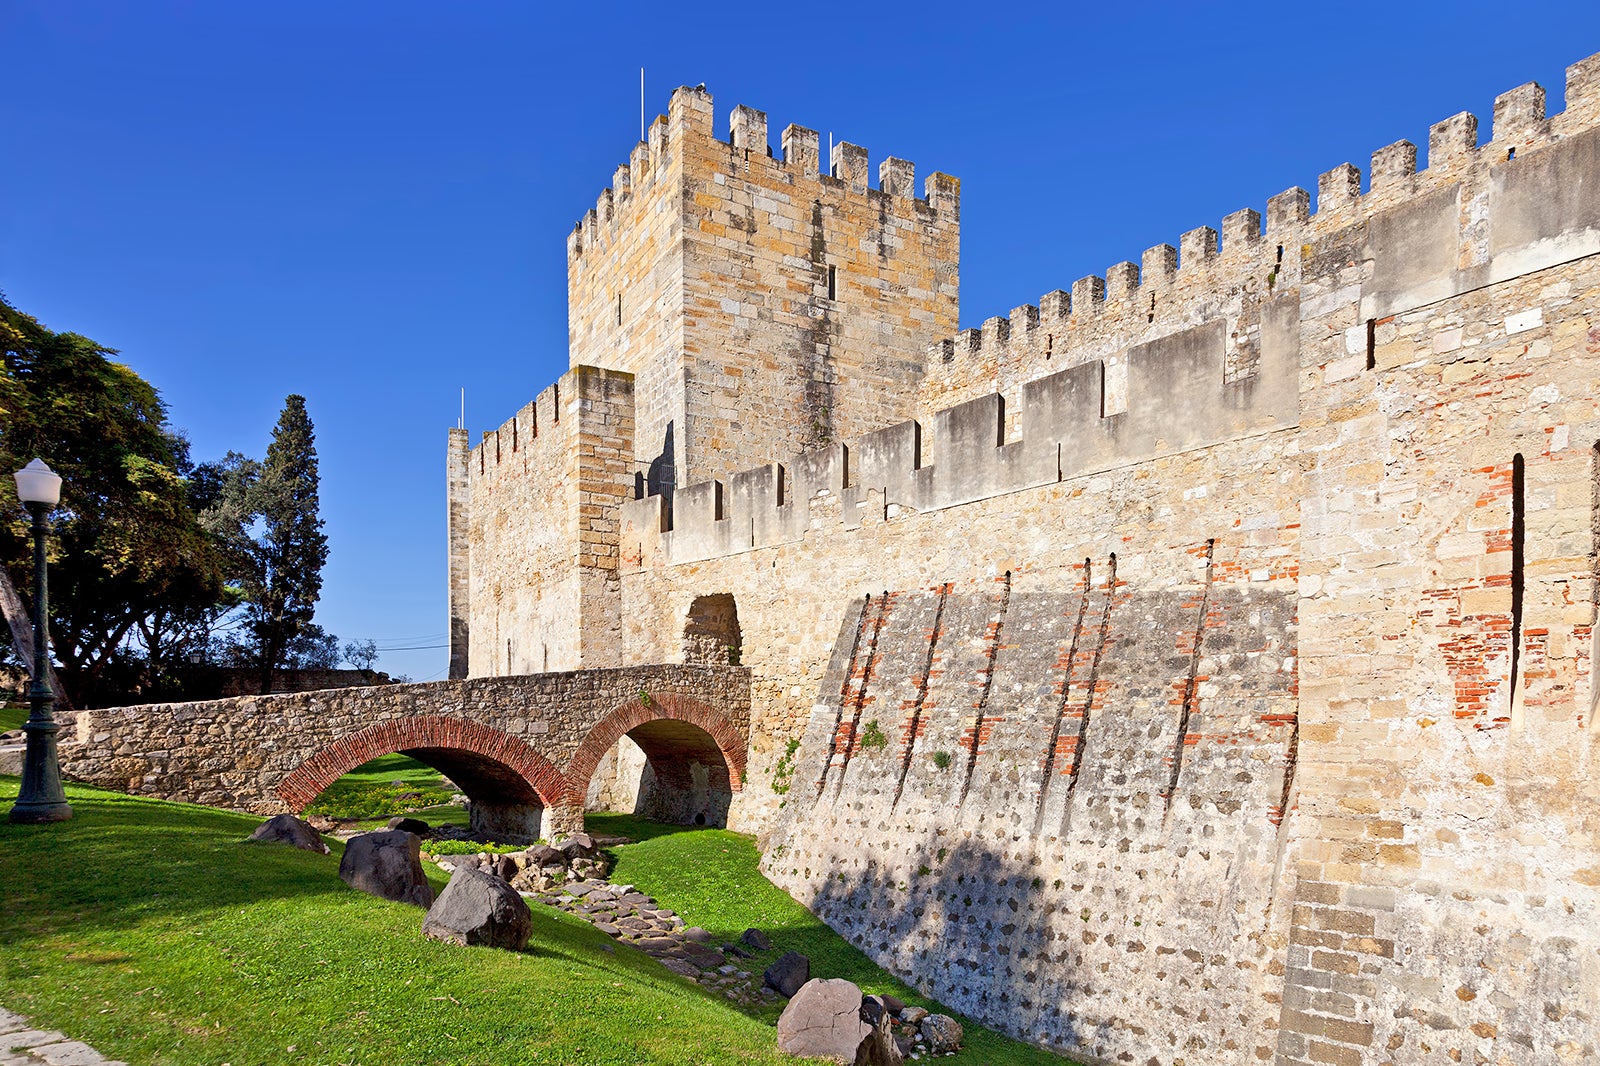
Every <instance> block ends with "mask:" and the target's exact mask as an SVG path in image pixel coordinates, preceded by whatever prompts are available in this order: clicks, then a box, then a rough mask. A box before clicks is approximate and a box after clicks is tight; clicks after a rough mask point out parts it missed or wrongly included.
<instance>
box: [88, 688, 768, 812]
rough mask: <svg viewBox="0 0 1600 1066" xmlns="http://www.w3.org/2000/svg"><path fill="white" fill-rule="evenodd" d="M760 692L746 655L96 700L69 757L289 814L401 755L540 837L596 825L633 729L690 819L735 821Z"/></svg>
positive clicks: (121, 775)
mask: <svg viewBox="0 0 1600 1066" xmlns="http://www.w3.org/2000/svg"><path fill="white" fill-rule="evenodd" d="M748 693H749V678H748V672H747V671H745V670H743V669H740V668H737V667H728V666H721V667H710V666H699V667H690V666H656V667H635V668H631V669H619V670H586V671H582V672H579V673H565V674H539V675H535V676H531V677H511V678H493V679H481V680H474V681H436V682H431V683H423V684H411V685H380V686H374V687H370V688H346V689H330V690H326V691H322V692H297V693H285V694H282V695H272V696H245V697H237V698H234V699H226V700H210V701H205V702H200V703H176V704H161V705H154V706H147V707H121V708H111V709H107V710H95V711H83V712H80V713H79V715H78V721H77V734H76V737H75V738H74V742H73V743H68V744H63V746H62V753H61V754H62V769H63V771H64V772H66V773H67V774H69V775H71V776H72V777H74V778H76V779H78V780H80V781H89V782H93V783H95V784H99V785H104V786H106V787H108V788H116V789H121V790H123V791H126V792H132V793H137V794H142V795H151V796H159V797H162V798H164V799H173V800H182V801H186V802H190V803H204V804H207V805H210V806H215V807H231V808H234V809H239V810H248V811H254V812H257V813H260V814H276V813H280V812H283V811H294V812H299V811H301V810H304V809H305V807H306V805H307V804H309V803H310V802H311V801H312V800H313V799H315V798H316V797H317V795H318V794H319V793H320V792H322V790H323V789H324V788H326V787H327V786H328V785H329V784H331V783H332V782H333V781H334V780H336V779H337V778H338V777H339V776H340V775H341V774H344V773H346V772H348V771H349V770H353V769H354V768H356V767H357V766H360V765H361V764H362V763H365V762H367V761H369V760H371V759H374V758H377V757H378V756H380V755H387V754H389V753H391V752H396V751H401V752H406V753H407V754H411V755H414V756H415V757H417V758H419V759H421V760H422V761H424V762H426V763H428V764H429V765H430V766H434V767H436V768H437V769H438V770H439V771H440V772H442V773H443V774H444V775H445V776H446V777H448V778H450V780H452V781H453V782H455V784H456V786H457V787H459V788H460V789H461V790H462V791H463V792H464V793H465V794H466V795H467V797H468V798H469V799H470V800H472V807H471V810H472V821H473V828H474V829H476V830H479V831H481V832H484V833H487V834H490V835H493V836H497V837H499V838H502V839H504V838H507V837H527V838H529V839H533V838H537V837H540V836H546V835H551V834H555V833H565V832H571V831H573V830H575V829H580V828H582V826H583V808H584V799H585V797H586V795H587V793H588V788H589V780H590V778H592V777H593V776H594V774H595V768H596V767H597V766H598V764H599V763H600V761H601V759H602V758H603V757H604V756H605V754H606V753H607V752H608V751H610V750H611V748H612V747H614V746H615V745H616V743H617V742H618V740H619V739H620V738H622V737H623V736H630V737H631V738H632V739H633V741H634V743H636V744H637V745H638V746H639V747H640V748H642V749H643V750H644V752H645V755H646V758H647V759H649V760H650V762H651V763H652V764H653V765H655V766H657V767H658V771H657V774H656V791H657V793H658V794H663V793H664V794H665V795H664V796H663V798H662V800H661V803H662V804H663V805H670V806H674V807H675V811H674V813H675V814H676V816H677V817H678V818H679V819H680V820H682V821H684V822H693V821H695V820H696V817H695V816H696V815H699V816H700V817H701V820H702V821H705V822H708V823H710V824H721V823H722V822H723V821H724V820H725V817H726V812H727V809H728V805H729V802H730V801H731V798H732V795H733V793H736V792H738V791H739V790H740V789H741V788H743V786H744V778H745V750H746V747H747V744H748V736H749V695H748ZM669 799H670V800H671V803H670V804H669V803H668V800H669ZM547 810H548V812H549V816H548V817H546V811H547Z"/></svg>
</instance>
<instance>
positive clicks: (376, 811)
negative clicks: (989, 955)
mask: <svg viewBox="0 0 1600 1066" xmlns="http://www.w3.org/2000/svg"><path fill="white" fill-rule="evenodd" d="M454 791H455V789H454V787H453V786H451V785H449V784H448V783H447V782H446V781H445V779H444V777H443V776H441V775H440V773H439V771H437V770H435V769H434V768H433V767H431V766H428V765H427V764H425V763H421V762H418V761H417V760H416V759H413V758H411V757H410V756H408V755H401V754H399V753H398V752H396V753H394V754H392V755H383V756H380V757H378V758H376V759H373V760H372V761H371V762H368V763H363V764H361V765H360V766H358V767H356V768H355V769H354V770H351V771H350V772H349V773H347V774H345V775H344V776H343V777H341V778H339V780H337V781H335V782H334V783H333V784H331V785H329V786H328V787H327V789H325V790H324V791H323V793H322V794H321V795H319V796H318V797H317V798H316V799H315V800H314V801H312V803H311V806H310V807H308V808H307V813H310V814H324V815H327V816H328V817H330V818H354V819H358V820H357V821H355V822H354V823H352V825H351V826H350V828H352V829H373V828H376V827H378V826H381V825H384V824H385V823H387V822H388V820H389V819H390V818H393V817H394V816H395V815H397V814H404V815H406V816H408V817H412V818H420V819H422V820H423V821H425V822H427V823H428V824H429V825H466V824H467V810H466V808H465V807H457V806H456V805H454V804H452V803H448V802H444V801H446V800H448V799H449V798H450V794H451V793H453V792H454ZM412 792H420V793H421V794H422V797H423V800H422V805H419V804H418V801H416V800H411V799H403V798H401V797H403V796H406V795H408V794H409V793H412Z"/></svg>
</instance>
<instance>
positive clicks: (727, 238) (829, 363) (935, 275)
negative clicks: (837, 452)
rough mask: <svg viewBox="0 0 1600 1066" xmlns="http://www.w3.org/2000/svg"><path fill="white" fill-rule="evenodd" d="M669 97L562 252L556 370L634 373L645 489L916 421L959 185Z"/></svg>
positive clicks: (952, 241) (956, 228)
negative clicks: (723, 126)
mask: <svg viewBox="0 0 1600 1066" xmlns="http://www.w3.org/2000/svg"><path fill="white" fill-rule="evenodd" d="M782 147H783V152H782V158H781V159H779V158H776V157H774V156H773V154H772V151H771V149H770V148H769V147H768V144H767V116H766V115H765V114H764V113H763V112H760V111H756V110H754V109H752V108H748V107H738V108H735V109H734V111H733V113H732V115H731V118H730V122H729V136H728V139H726V140H722V139H719V138H718V137H717V136H716V132H715V128H714V119H713V112H712V105H711V96H710V94H709V93H707V92H706V91H705V90H704V89H703V88H699V89H688V88H684V89H679V90H677V91H676V92H674V93H673V95H672V102H671V106H670V108H669V113H668V114H667V115H665V116H662V117H660V118H658V119H657V120H656V122H655V123H654V125H652V126H651V128H650V131H649V135H648V138H647V139H646V140H645V141H641V142H640V143H639V144H638V145H637V146H636V147H635V148H634V150H633V153H632V156H631V158H630V159H629V161H628V163H627V164H626V165H624V166H620V167H618V168H617V170H616V174H615V176H614V178H613V180H612V186H611V188H609V189H607V190H605V191H604V192H603V193H601V195H600V199H599V202H598V203H597V204H596V206H595V209H594V210H593V211H590V212H589V213H588V215H587V216H585V218H584V219H583V221H581V222H580V223H579V224H578V225H577V227H576V228H575V229H574V230H573V232H572V234H571V235H570V236H569V238H568V241H567V279H568V281H567V286H568V314H567V321H568V337H569V343H570V348H571V365H572V366H573V367H578V366H585V365H587V366H597V367H603V368H606V369H611V370H623V371H627V372H628V373H630V374H632V375H633V376H634V381H635V386H634V389H635V391H634V396H635V403H636V410H635V431H636V449H637V450H636V455H635V460H636V464H637V469H636V475H637V480H638V482H639V486H638V488H639V489H640V490H641V494H645V493H648V494H656V493H660V494H663V495H666V496H669V497H670V496H671V494H672V490H673V488H674V486H676V485H685V484H689V483H692V482H699V481H705V480H707V479H710V478H716V477H720V476H724V475H726V474H728V473H730V472H731V471H734V470H738V469H742V468H744V467H747V466H749V465H750V464H751V462H752V461H753V459H754V458H756V457H761V456H778V455H791V454H795V453H798V452H801V451H805V450H807V449H810V448H814V447H818V446H821V445H825V444H829V443H832V442H833V441H836V440H840V439H843V438H846V437H853V436H857V435H859V434H861V433H864V432H867V431H870V430H873V429H877V428H879V427H882V426H886V425H890V424H893V423H895V422H899V421H901V420H903V419H906V418H909V417H911V416H912V414H913V413H914V408H915V402H916V395H917V386H918V384H919V382H920V381H921V379H922V376H923V369H924V364H925V360H926V357H927V351H928V347H929V345H930V344H931V343H932V342H933V341H934V340H937V339H938V338H940V337H944V336H948V335H950V334H951V333H953V332H954V331H955V329H956V326H957V320H956V316H957V305H958V290H959V275H958V261H959V254H960V183H959V182H958V181H957V180H956V179H954V178H951V177H948V176H946V175H943V174H934V175H932V176H931V177H929V178H928V179H927V182H926V185H925V199H917V198H916V197H915V193H914V188H913V183H914V173H913V167H912V164H911V163H909V162H907V161H905V160H902V159H893V158H890V159H885V160H884V161H883V163H882V164H881V165H880V166H879V168H878V188H875V189H874V188H871V187H869V180H868V175H869V171H868V164H867V151H866V149H864V148H860V147H858V146H856V145H853V144H844V143H840V144H836V145H834V146H833V158H832V160H831V164H832V166H831V170H832V174H831V175H828V174H820V173H819V172H818V163H819V159H820V152H819V145H818V136H817V133H816V132H815V131H814V130H808V129H804V128H802V127H799V126H794V125H791V126H788V127H787V128H785V129H784V131H783V134H782Z"/></svg>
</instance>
